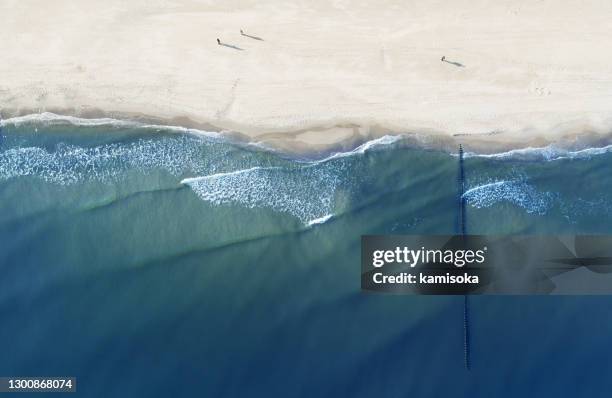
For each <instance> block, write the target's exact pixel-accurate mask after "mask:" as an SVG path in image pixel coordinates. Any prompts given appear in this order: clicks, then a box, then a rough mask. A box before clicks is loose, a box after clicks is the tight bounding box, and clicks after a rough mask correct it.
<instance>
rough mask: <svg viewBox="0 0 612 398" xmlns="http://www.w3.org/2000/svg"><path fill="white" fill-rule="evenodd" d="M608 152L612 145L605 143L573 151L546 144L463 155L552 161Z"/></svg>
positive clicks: (582, 157) (585, 157) (589, 156)
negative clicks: (601, 145) (490, 152)
mask: <svg viewBox="0 0 612 398" xmlns="http://www.w3.org/2000/svg"><path fill="white" fill-rule="evenodd" d="M609 152H612V145H607V146H604V147H594V148H584V149H579V150H574V151H572V150H568V149H564V148H560V147H558V146H555V145H548V146H545V147H536V148H533V147H528V148H521V149H513V150H510V151H506V152H500V153H492V154H478V153H474V152H466V153H465V154H464V156H465V157H479V158H489V159H515V160H531V161H537V160H541V161H553V160H560V159H589V158H591V157H592V156H597V155H603V154H606V153H609Z"/></svg>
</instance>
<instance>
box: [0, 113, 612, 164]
mask: <svg viewBox="0 0 612 398" xmlns="http://www.w3.org/2000/svg"><path fill="white" fill-rule="evenodd" d="M57 112H62V113H57ZM25 123H40V124H45V123H56V124H69V125H73V126H83V127H96V126H116V127H125V128H146V129H156V130H164V129H165V130H168V131H178V132H181V133H192V134H197V135H203V136H208V137H210V138H220V139H223V140H226V141H227V142H228V143H230V144H236V145H239V146H242V147H245V148H249V147H250V148H259V149H261V150H266V151H272V152H275V153H278V154H279V155H281V156H287V157H289V158H294V159H297V160H306V161H320V160H322V159H326V158H329V157H332V156H334V155H339V154H340V155H341V154H344V153H350V152H354V151H356V150H359V149H360V148H361V147H367V146H368V145H369V144H370V143H375V142H377V141H379V140H381V139H382V140H384V138H385V137H391V138H392V139H391V140H390V141H391V143H393V142H396V141H398V140H402V141H403V143H404V145H405V146H407V147H411V148H418V149H423V150H438V151H442V152H446V153H449V154H455V153H456V150H457V148H458V146H459V145H462V146H463V147H464V150H465V151H466V154H467V156H481V157H490V158H495V157H504V156H507V155H512V154H517V155H521V154H525V155H529V154H532V153H535V152H538V153H540V154H542V153H543V152H546V151H551V150H552V151H554V152H556V153H561V154H562V153H569V154H580V153H584V152H585V151H593V152H601V151H606V152H607V151H608V149H611V148H612V132H611V133H607V134H606V133H603V132H602V133H599V132H595V131H593V129H586V130H585V131H582V132H576V131H574V130H572V131H568V134H567V135H565V136H563V135H549V136H531V137H530V140H529V141H524V140H521V139H520V138H521V137H517V136H513V135H512V134H504V133H502V132H492V133H488V134H455V135H449V134H431V133H420V132H412V131H396V130H391V129H384V128H380V127H376V128H366V127H360V126H357V125H339V126H333V127H319V128H312V129H304V130H295V131H288V132H284V133H277V132H275V133H262V134H261V135H256V136H250V135H247V134H243V133H240V132H237V131H232V130H229V129H223V128H219V127H216V126H214V125H212V124H210V123H198V122H195V121H193V120H190V119H189V118H187V117H178V118H172V119H162V118H159V117H155V116H150V115H144V114H129V115H128V114H122V113H121V112H104V111H102V110H90V111H88V112H86V113H81V112H74V111H73V112H70V110H63V111H61V110H54V112H50V111H49V112H40V113H32V112H31V111H28V110H23V111H21V112H15V111H13V112H6V110H4V111H0V131H1V130H2V127H4V126H5V125H6V124H13V125H21V124H25ZM347 131H349V132H350V134H346V132H347ZM338 132H341V134H337V133H338ZM313 133H314V134H328V135H329V136H331V139H329V138H328V140H327V141H326V142H324V143H322V142H321V141H318V140H315V141H314V143H308V142H307V141H305V140H304V141H302V140H301V137H302V136H303V135H310V134H313ZM315 137H316V135H315ZM500 137H501V138H502V139H500ZM555 156H557V155H554V156H553V158H555ZM560 157H563V156H560ZM543 158H544V159H545V158H546V155H544V157H543Z"/></svg>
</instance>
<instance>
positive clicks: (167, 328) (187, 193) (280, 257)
mask: <svg viewBox="0 0 612 398" xmlns="http://www.w3.org/2000/svg"><path fill="white" fill-rule="evenodd" d="M84 124H85V121H83V120H80V121H79V120H77V121H75V120H71V119H62V118H59V119H57V120H55V119H54V120H47V121H40V120H39V121H34V120H28V119H26V120H21V121H19V120H17V119H14V120H9V121H5V122H4V123H3V124H2V127H3V128H2V132H1V143H0V200H1V202H0V203H1V205H0V239H1V240H2V242H3V245H2V248H3V250H2V251H1V252H0V271H1V275H2V277H1V278H0V319H2V322H3V326H2V328H0V342H2V344H3V354H2V355H0V375H2V376H37V375H38V376H43V375H44V376H53V375H58V376H76V377H77V378H78V390H79V394H78V395H79V396H81V395H82V396H92V397H98V396H105V397H115V396H116V397H132V396H169V395H172V396H213V397H223V396H230V397H255V396H266V397H269V396H287V397H288V396H291V397H295V396H304V397H312V396H353V397H373V396H389V397H403V396H469V397H475V396H483V397H490V396H520V395H525V394H528V395H544V396H547V395H552V394H558V395H559V394H563V395H566V394H567V393H574V394H582V395H588V396H604V394H601V391H603V390H605V389H607V390H608V391H609V390H610V388H612V381H610V379H609V377H607V375H608V373H609V371H610V365H609V363H610V360H609V357H610V354H612V349H611V348H609V347H610V340H609V336H610V335H611V332H612V317H610V316H609V313H610V309H611V308H612V301H611V300H610V298H608V297H472V298H470V331H471V360H472V370H471V371H467V370H465V367H464V362H463V350H464V346H463V299H462V298H459V297H410V296H385V295H374V294H364V293H361V292H360V261H359V256H360V246H359V244H360V236H361V235H363V234H387V233H395V234H402V233H419V234H421V233H423V234H424V233H432V234H433V233H453V232H455V230H456V225H455V224H456V221H455V220H456V213H457V198H456V193H457V186H456V185H457V184H456V181H457V157H456V156H454V155H452V154H447V153H444V152H440V151H434V150H425V149H422V148H419V147H417V146H415V145H414V140H413V139H412V138H411V136H410V135H406V136H404V137H403V138H393V137H384V138H382V139H379V140H375V141H371V142H369V143H366V144H364V145H362V146H361V147H359V148H357V149H355V150H354V151H352V152H347V153H343V154H336V155H332V156H329V157H327V158H324V159H317V160H312V159H311V160H307V159H291V158H288V157H285V156H283V155H281V154H276V153H274V152H271V151H268V150H264V149H261V148H258V147H255V146H249V145H245V144H238V143H232V142H228V141H227V140H224V139H223V138H221V137H220V136H218V135H216V134H214V133H204V132H198V131H190V130H184V129H178V128H163V127H159V126H148V127H147V126H140V125H136V124H130V123H123V122H118V121H112V120H98V121H88V122H87V125H84ZM611 162H612V153H608V148H604V149H591V150H583V151H576V152H567V151H562V150H555V149H554V148H546V149H541V150H526V151H515V152H511V153H506V154H499V155H495V156H488V157H487V156H474V155H472V156H468V157H467V158H466V160H465V168H466V176H467V188H468V189H467V192H466V199H467V202H468V207H467V215H468V227H467V228H468V232H469V233H474V234H477V233H478V234H485V233H495V234H503V233H513V234H514V233H516V234H519V233H521V234H526V233H527V234H529V233H534V234H535V233H554V234H560V233H565V232H567V233H604V234H609V233H611V232H612V197H611V195H612V173H610V165H611V164H612V163H611Z"/></svg>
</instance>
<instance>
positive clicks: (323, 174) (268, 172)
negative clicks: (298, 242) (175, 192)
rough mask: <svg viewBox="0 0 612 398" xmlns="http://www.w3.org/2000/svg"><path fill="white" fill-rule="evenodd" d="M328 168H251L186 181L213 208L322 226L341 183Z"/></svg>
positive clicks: (336, 175) (337, 173)
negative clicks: (264, 212)
mask: <svg viewBox="0 0 612 398" xmlns="http://www.w3.org/2000/svg"><path fill="white" fill-rule="evenodd" d="M340 180H341V175H340V173H339V171H338V170H335V169H333V168H331V167H311V166H310V165H308V166H298V167H295V166H287V167H252V168H248V169H241V170H235V171H232V172H223V173H216V174H211V175H205V176H200V177H193V178H186V179H183V180H182V181H181V183H183V184H186V185H189V187H190V188H191V189H192V190H193V191H194V193H195V194H196V195H198V197H200V198H201V199H202V200H204V201H207V202H209V203H212V204H214V205H228V204H235V205H240V206H244V207H247V208H268V209H272V210H274V211H277V212H281V213H287V214H290V215H292V216H294V217H296V218H298V219H299V220H300V221H301V222H302V223H304V224H305V225H312V224H311V223H312V222H313V221H316V222H315V223H322V222H324V221H327V219H326V217H329V214H331V213H333V210H334V197H335V193H336V190H337V188H338V186H339V184H340V183H341V181H340Z"/></svg>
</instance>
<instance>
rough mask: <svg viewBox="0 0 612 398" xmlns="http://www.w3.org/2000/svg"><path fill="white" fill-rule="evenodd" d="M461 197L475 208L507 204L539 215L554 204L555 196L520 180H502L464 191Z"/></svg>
mask: <svg viewBox="0 0 612 398" xmlns="http://www.w3.org/2000/svg"><path fill="white" fill-rule="evenodd" d="M463 197H464V198H465V200H466V201H467V203H468V204H469V205H471V206H473V207H475V208H487V207H491V206H493V205H495V204H497V203H500V202H507V203H512V204H514V205H516V206H518V207H521V208H523V209H524V210H525V211H526V212H527V213H535V214H539V215H544V214H546V212H547V211H548V210H549V209H550V208H551V207H552V206H553V204H554V202H555V195H553V194H551V193H550V192H541V191H539V190H537V189H536V188H535V187H534V186H533V185H531V184H528V183H527V182H525V181H522V180H515V181H505V180H502V181H494V182H489V183H485V184H482V185H477V186H475V187H473V188H470V189H468V190H467V191H465V193H464V194H463Z"/></svg>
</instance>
